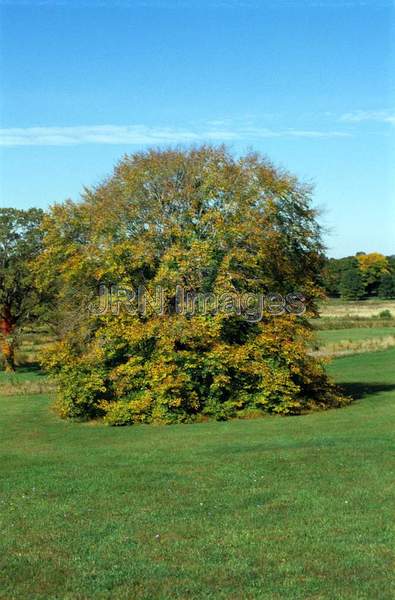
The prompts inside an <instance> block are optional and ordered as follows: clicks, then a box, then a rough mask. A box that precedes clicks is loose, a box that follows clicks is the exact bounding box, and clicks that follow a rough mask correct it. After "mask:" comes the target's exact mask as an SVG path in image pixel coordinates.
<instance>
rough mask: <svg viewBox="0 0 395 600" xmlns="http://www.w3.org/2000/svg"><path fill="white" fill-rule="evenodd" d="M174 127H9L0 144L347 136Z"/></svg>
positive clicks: (0, 136)
mask: <svg viewBox="0 0 395 600" xmlns="http://www.w3.org/2000/svg"><path fill="white" fill-rule="evenodd" d="M219 125H220V124H219V123H218V126H217V127H210V126H209V127H206V128H203V129H199V130H198V129H195V130H194V129H176V128H170V127H167V128H166V127H162V128H156V127H146V126H144V125H80V126H76V127H11V128H3V129H0V146H73V145H80V144H125V145H126V144H128V145H149V144H150V145H155V144H173V143H193V142H196V143H198V142H205V141H207V142H221V141H224V142H226V141H236V140H241V141H242V140H244V141H248V140H251V139H255V140H256V139H263V138H278V137H282V138H286V137H288V138H295V137H296V138H336V137H349V136H350V134H349V133H345V132H339V131H315V130H297V129H284V130H272V129H266V128H258V127H236V128H224V127H220V126H219Z"/></svg>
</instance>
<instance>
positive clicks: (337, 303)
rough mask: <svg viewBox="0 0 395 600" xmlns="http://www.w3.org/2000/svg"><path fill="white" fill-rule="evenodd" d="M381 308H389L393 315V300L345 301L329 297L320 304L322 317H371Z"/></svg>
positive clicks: (394, 312)
mask: <svg viewBox="0 0 395 600" xmlns="http://www.w3.org/2000/svg"><path fill="white" fill-rule="evenodd" d="M383 310H389V311H390V312H391V313H392V315H393V316H394V317H395V300H358V301H345V300H340V299H330V300H327V301H325V302H323V303H322V304H321V305H320V314H321V316H323V317H345V316H347V315H350V316H360V317H373V316H376V315H378V314H379V313H380V312H382V311H383Z"/></svg>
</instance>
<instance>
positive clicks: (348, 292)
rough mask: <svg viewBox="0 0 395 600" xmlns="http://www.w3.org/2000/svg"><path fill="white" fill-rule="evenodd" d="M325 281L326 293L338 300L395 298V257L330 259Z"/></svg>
mask: <svg viewBox="0 0 395 600" xmlns="http://www.w3.org/2000/svg"><path fill="white" fill-rule="evenodd" d="M322 277H323V286H324V288H325V291H326V293H327V294H328V296H331V297H334V298H336V297H340V298H344V299H345V300H361V299H363V298H371V297H377V298H395V255H391V256H384V255H383V254H380V253H379V252H371V253H370V254H366V253H365V252H357V254H356V255H355V256H346V257H344V258H328V259H327V260H326V262H325V266H324V269H323V275H322Z"/></svg>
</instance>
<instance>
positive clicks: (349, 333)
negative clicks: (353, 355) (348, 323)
mask: <svg viewBox="0 0 395 600" xmlns="http://www.w3.org/2000/svg"><path fill="white" fill-rule="evenodd" d="M317 337H318V339H319V340H320V341H322V342H323V343H336V342H341V341H351V342H357V341H361V340H366V339H372V338H387V337H391V338H392V337H395V328H394V327H375V328H371V329H358V328H351V329H330V330H326V331H318V332H317Z"/></svg>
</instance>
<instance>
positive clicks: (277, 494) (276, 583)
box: [0, 349, 395, 600]
mask: <svg viewBox="0 0 395 600" xmlns="http://www.w3.org/2000/svg"><path fill="white" fill-rule="evenodd" d="M394 362H395V349H391V350H387V351H385V352H376V353H370V354H361V355H355V356H350V357H346V358H341V359H337V360H336V361H334V363H333V365H332V366H331V367H330V370H331V372H332V373H333V374H334V375H335V377H336V379H337V380H338V381H340V382H342V383H343V384H345V387H346V390H347V392H348V393H351V394H353V395H354V396H355V397H357V398H359V400H357V401H356V402H355V403H353V404H352V405H351V406H349V407H347V408H345V409H341V410H333V411H328V412H323V413H314V414H310V415H306V416H302V417H293V418H281V417H269V418H266V419H259V420H254V421H240V420H239V421H232V422H226V423H217V422H212V423H206V424H200V425H192V426H188V425H180V426H168V427H154V426H139V427H138V426H135V427H130V428H120V429H116V428H115V429H114V428H108V427H105V426H102V425H98V424H71V423H67V422H64V421H60V420H59V419H58V418H57V417H56V416H55V415H54V414H53V413H52V412H51V411H50V409H49V404H50V399H49V397H48V396H45V395H40V394H36V395H30V396H15V397H2V398H1V412H0V430H1V439H2V445H1V449H0V452H1V465H2V468H1V473H2V479H1V498H0V503H1V504H0V506H1V515H2V516H1V534H0V544H1V550H0V556H1V559H0V573H1V580H2V583H1V586H0V598H2V599H4V600H11V599H13V598H29V600H30V599H38V598H40V599H41V598H68V599H77V598H78V599H85V598H86V599H90V598H117V599H122V598H128V599H133V600H139V599H147V600H148V599H156V598H157V599H170V598H185V599H186V598H188V599H190V598H196V599H197V598H199V599H200V598H212V599H213V600H214V599H215V600H216V599H221V598H222V599H226V600H228V599H235V600H239V599H240V598H243V599H244V598H246V599H248V598H254V599H255V598H259V599H265V598H267V599H270V600H272V599H276V598H281V599H283V598H284V599H285V598H286V599H288V598H292V599H300V600H306V599H310V598H311V599H313V598H314V599H327V598H328V599H329V598H330V599H333V600H335V599H336V600H338V599H352V600H354V599H366V600H371V599H372V598H380V600H386V599H390V598H393V592H394V590H391V568H392V556H391V555H392V552H391V550H392V549H393V541H394V540H393V537H392V532H391V523H392V517H393V501H394V498H393V492H392V487H391V484H392V480H393V472H392V469H393V462H392V458H393V455H392V453H391V443H393V426H392V424H391V417H392V416H393V414H394V403H395V373H394V368H393V366H394ZM29 377H30V378H34V375H33V374H30V375H29Z"/></svg>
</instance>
